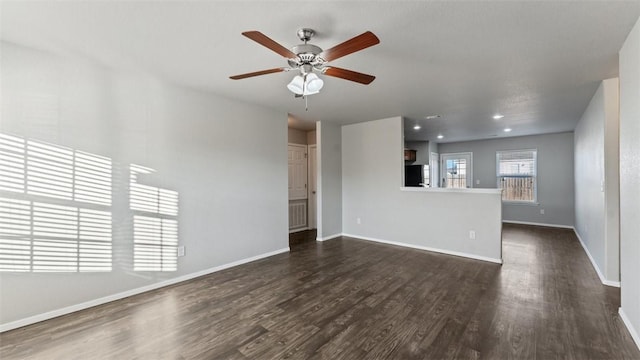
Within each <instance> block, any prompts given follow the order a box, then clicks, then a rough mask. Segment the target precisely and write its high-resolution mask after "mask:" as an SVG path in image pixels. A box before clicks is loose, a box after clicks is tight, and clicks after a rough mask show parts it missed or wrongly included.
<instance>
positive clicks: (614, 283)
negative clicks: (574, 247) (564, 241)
mask: <svg viewBox="0 0 640 360" xmlns="http://www.w3.org/2000/svg"><path fill="white" fill-rule="evenodd" d="M573 232H574V233H575V234H576V237H577V238H578V241H579V242H580V245H582V248H583V249H584V252H586V253H587V257H588V258H589V260H590V261H591V265H592V266H593V268H594V269H595V270H596V273H597V274H598V277H599V278H600V282H601V283H602V284H603V285H607V286H613V287H618V288H619V287H620V282H619V281H611V280H607V279H606V278H605V277H604V275H603V274H602V272H601V271H600V268H599V267H598V264H596V261H595V259H594V258H593V256H591V253H590V252H589V249H587V245H585V243H584V241H582V238H581V237H580V234H578V231H577V230H576V229H575V228H574V229H573Z"/></svg>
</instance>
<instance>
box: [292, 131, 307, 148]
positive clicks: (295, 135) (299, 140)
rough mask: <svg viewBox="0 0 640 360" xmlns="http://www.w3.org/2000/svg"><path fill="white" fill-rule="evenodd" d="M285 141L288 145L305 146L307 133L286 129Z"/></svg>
mask: <svg viewBox="0 0 640 360" xmlns="http://www.w3.org/2000/svg"><path fill="white" fill-rule="evenodd" d="M287 141H288V142H289V143H290V144H302V145H307V144H308V142H307V141H308V140H307V132H306V131H303V130H298V129H293V128H288V129H287Z"/></svg>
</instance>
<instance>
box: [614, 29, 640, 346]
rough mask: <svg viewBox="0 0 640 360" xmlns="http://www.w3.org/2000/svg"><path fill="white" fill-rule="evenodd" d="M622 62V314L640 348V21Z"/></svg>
mask: <svg viewBox="0 0 640 360" xmlns="http://www.w3.org/2000/svg"><path fill="white" fill-rule="evenodd" d="M619 59H620V276H621V279H620V282H621V293H620V295H621V303H622V305H621V308H620V314H621V315H622V317H623V319H624V320H625V324H626V325H627V327H628V328H629V330H630V331H631V333H632V335H633V336H634V340H635V341H636V345H638V346H639V347H640V337H639V336H638V331H640V140H639V139H640V100H639V99H640V19H639V20H638V22H637V23H636V25H635V26H634V28H633V30H631V33H630V34H629V36H628V37H627V40H626V41H625V43H624V45H623V46H622V49H621V50H620V54H619Z"/></svg>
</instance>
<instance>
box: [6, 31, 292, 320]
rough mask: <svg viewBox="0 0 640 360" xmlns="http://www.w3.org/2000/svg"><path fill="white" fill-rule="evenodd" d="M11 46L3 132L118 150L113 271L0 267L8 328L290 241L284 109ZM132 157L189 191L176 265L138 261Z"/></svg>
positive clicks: (156, 179)
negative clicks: (139, 266) (143, 267)
mask: <svg viewBox="0 0 640 360" xmlns="http://www.w3.org/2000/svg"><path fill="white" fill-rule="evenodd" d="M1 46H2V47H1V50H2V51H1V62H0V63H1V66H2V68H1V70H2V78H1V90H2V109H1V111H2V112H1V115H2V122H1V123H0V132H2V133H10V134H14V135H18V136H23V137H27V138H32V139H38V140H43V141H47V142H51V143H54V144H57V145H63V146H67V147H71V148H74V149H78V150H82V151H86V152H91V153H94V154H98V155H103V156H107V157H110V158H111V159H113V164H114V172H115V174H114V176H115V177H114V185H113V187H114V199H113V202H114V205H113V209H112V210H113V212H112V213H113V219H114V223H113V248H114V253H113V271H111V272H107V273H1V274H0V284H1V286H2V289H1V291H0V303H1V304H2V307H1V312H0V324H2V326H4V328H5V329H6V328H7V327H11V326H10V325H11V324H16V323H20V321H19V320H21V319H23V320H24V319H28V318H30V317H34V316H35V317H36V318H37V316H38V315H39V314H43V313H45V312H49V311H54V310H58V309H61V308H64V307H69V306H73V305H77V304H81V303H84V302H89V301H94V300H96V299H100V298H103V297H107V296H110V295H113V294H117V293H121V292H126V291H129V290H132V289H137V288H140V287H144V286H149V285H153V284H157V283H159V282H163V281H166V280H170V279H174V278H177V277H182V276H186V275H188V274H192V273H196V272H200V271H205V270H206V269H210V268H212V267H216V266H220V265H224V264H228V263H231V262H235V261H238V260H241V259H246V258H249V257H253V256H259V255H261V254H266V253H271V252H276V251H286V250H288V236H287V138H286V136H287V135H286V134H287V132H286V131H287V130H286V129H287V122H286V119H287V115H286V114H284V113H283V114H280V113H277V112H274V111H272V110H268V109H265V108H262V107H257V106H253V105H249V104H245V103H240V102H236V101H231V100H226V99H223V98H220V97H217V96H215V95H212V94H209V93H204V92H198V91H193V90H188V89H184V88H179V87H175V86H171V85H168V84H166V83H163V82H161V81H158V80H157V79H154V78H152V77H149V76H146V75H144V74H140V73H121V72H116V71H112V70H110V69H107V68H104V67H101V66H98V65H96V64H94V63H92V62H90V61H85V60H84V59H81V58H75V57H74V58H71V57H68V56H67V57H58V56H55V55H52V54H50V53H45V52H41V51H37V50H33V49H29V48H25V47H21V46H17V45H13V44H7V43H2V45H1ZM131 163H135V164H140V165H143V166H147V167H151V168H154V169H155V170H156V174H157V175H153V176H150V177H149V179H148V180H149V181H151V182H153V183H154V185H156V186H160V187H166V188H169V189H173V190H176V191H178V192H179V215H178V222H179V243H180V245H184V246H186V256H185V257H180V258H178V270H177V271H175V272H165V273H161V272H135V271H134V270H133V267H132V258H133V255H132V249H133V244H132V228H131V225H130V223H131V219H130V212H129V211H128V199H127V190H126V189H127V186H128V184H127V181H128V172H127V169H128V165H129V164H131ZM0 195H1V196H5V197H6V196H7V194H0ZM121 195H123V196H121ZM31 319H33V318H31ZM40 319H41V318H40ZM27 322H28V321H27ZM7 324H8V325H7ZM0 328H1V327H0Z"/></svg>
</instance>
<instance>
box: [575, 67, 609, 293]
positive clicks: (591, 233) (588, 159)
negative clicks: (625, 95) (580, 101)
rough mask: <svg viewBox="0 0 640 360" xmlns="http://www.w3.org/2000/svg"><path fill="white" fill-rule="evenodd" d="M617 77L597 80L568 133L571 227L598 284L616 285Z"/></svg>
mask: <svg viewBox="0 0 640 360" xmlns="http://www.w3.org/2000/svg"><path fill="white" fill-rule="evenodd" d="M618 123H619V119H618V79H617V78H614V79H608V80H605V81H603V82H602V83H601V84H600V86H599V87H598V90H597V91H596V93H595V94H594V95H593V98H592V99H591V102H590V103H589V106H588V107H587V109H586V110H585V112H584V114H583V115H582V118H581V119H580V122H579V123H578V125H577V126H576V129H575V131H574V148H575V150H574V158H575V166H574V178H575V229H576V232H577V233H578V236H579V238H580V241H582V243H583V245H584V247H585V248H586V250H587V252H588V253H589V255H590V257H591V258H592V259H593V261H594V262H595V264H594V266H595V267H596V271H597V272H598V274H599V275H600V277H601V280H603V282H605V283H606V284H609V285H617V283H618V282H619V281H620V270H619V268H620V262H619V257H620V251H619V242H620V239H619V236H618V228H619V207H618V199H619V194H618V184H619V176H618V171H617V167H618V145H619V143H618Z"/></svg>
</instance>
